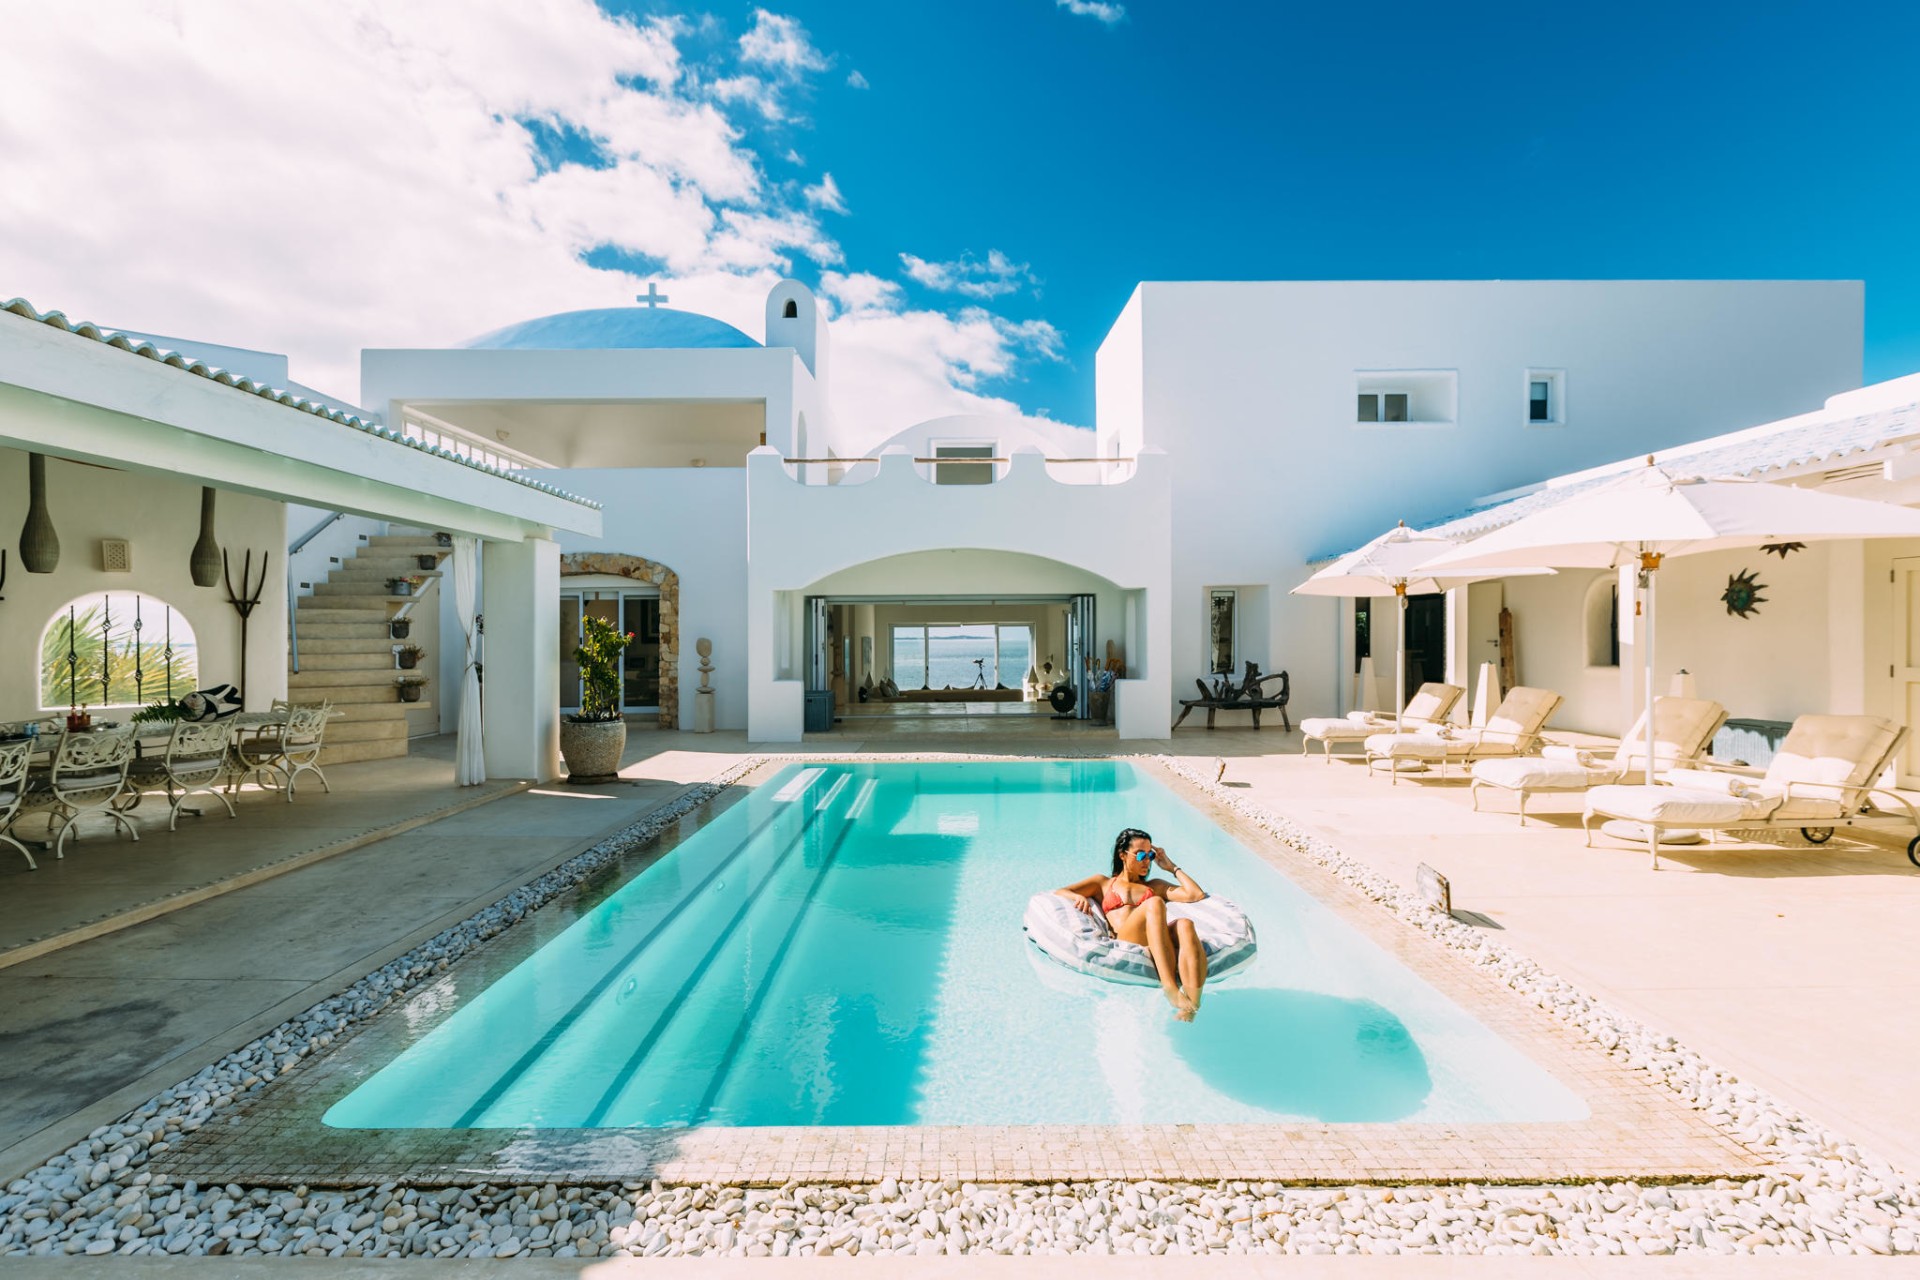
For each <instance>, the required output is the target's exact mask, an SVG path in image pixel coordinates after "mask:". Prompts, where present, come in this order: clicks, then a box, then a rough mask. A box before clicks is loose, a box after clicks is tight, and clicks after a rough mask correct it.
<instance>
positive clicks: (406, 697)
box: [396, 684, 427, 702]
mask: <svg viewBox="0 0 1920 1280" xmlns="http://www.w3.org/2000/svg"><path fill="white" fill-rule="evenodd" d="M396 687H397V688H398V689H399V690H400V701H402V702H418V701H420V695H421V694H422V693H425V692H426V689H427V686H425V685H424V684H403V685H399V686H396Z"/></svg>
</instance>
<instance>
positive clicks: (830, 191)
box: [801, 173, 847, 213]
mask: <svg viewBox="0 0 1920 1280" xmlns="http://www.w3.org/2000/svg"><path fill="white" fill-rule="evenodd" d="M801 194H802V195H804V196H805V197H806V198H807V203H808V204H810V205H812V206H813V207H814V208H816V209H825V210H827V211H828V212H829V213H845V212H846V211H847V198H846V197H845V196H843V195H841V194H840V184H839V183H837V182H835V181H834V180H833V175H832V174H830V173H823V174H821V175H820V181H819V182H818V183H816V184H814V185H813V186H811V187H807V188H804V189H803V190H802V191H801Z"/></svg>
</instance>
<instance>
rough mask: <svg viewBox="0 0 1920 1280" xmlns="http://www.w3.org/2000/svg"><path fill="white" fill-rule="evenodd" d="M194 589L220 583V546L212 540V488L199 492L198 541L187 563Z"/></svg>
mask: <svg viewBox="0 0 1920 1280" xmlns="http://www.w3.org/2000/svg"><path fill="white" fill-rule="evenodd" d="M187 569H188V572H190V573H191V574H192V575H193V585H194V586H196V587H212V586H217V585H219V582H220V544H219V543H218V542H215V541H214V540H213V488H212V486H204V487H202V488H201V490H200V541H198V542H196V543H194V544H193V556H192V558H191V559H190V560H188V562H187Z"/></svg>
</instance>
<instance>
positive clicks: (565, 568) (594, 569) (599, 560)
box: [560, 551, 680, 729]
mask: <svg viewBox="0 0 1920 1280" xmlns="http://www.w3.org/2000/svg"><path fill="white" fill-rule="evenodd" d="M589 574H611V575H614V576H617V577H622V578H631V579H632V580H633V581H635V582H642V583H646V584H647V585H649V586H652V587H655V588H658V590H659V592H660V727H661V728H662V729H677V728H679V727H680V575H679V574H677V573H675V572H674V571H673V570H671V569H669V568H667V566H665V565H663V564H660V563H658V562H657V561H653V560H648V559H645V558H644V557H641V556H630V555H621V554H616V553H613V552H606V551H570V552H567V553H566V554H564V555H562V556H561V557H560V576H561V577H562V578H573V577H584V576H586V575H589Z"/></svg>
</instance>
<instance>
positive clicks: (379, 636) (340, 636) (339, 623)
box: [300, 609, 400, 653]
mask: <svg viewBox="0 0 1920 1280" xmlns="http://www.w3.org/2000/svg"><path fill="white" fill-rule="evenodd" d="M341 612H344V611H343V610H339V609H322V610H320V611H319V612H317V613H306V614H302V615H301V618H300V652H302V653H305V652H306V651H307V643H308V641H312V640H355V641H361V642H365V643H369V644H371V643H373V642H374V641H385V640H387V639H388V638H389V636H390V633H389V632H388V631H387V623H386V619H385V618H384V617H377V618H375V617H370V618H368V619H367V620H366V621H365V622H352V621H343V620H342V619H340V618H338V617H336V616H335V615H336V614H339V613H341ZM367 612H368V613H369V614H373V613H374V612H375V611H374V610H372V609H369V610H367ZM378 612H379V613H380V614H383V615H384V614H385V613H386V610H384V609H382V610H379V611H378ZM393 643H395V644H398V643H400V642H399V641H397V640H396V641H393Z"/></svg>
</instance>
